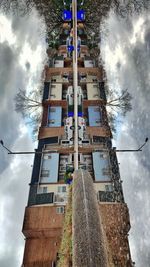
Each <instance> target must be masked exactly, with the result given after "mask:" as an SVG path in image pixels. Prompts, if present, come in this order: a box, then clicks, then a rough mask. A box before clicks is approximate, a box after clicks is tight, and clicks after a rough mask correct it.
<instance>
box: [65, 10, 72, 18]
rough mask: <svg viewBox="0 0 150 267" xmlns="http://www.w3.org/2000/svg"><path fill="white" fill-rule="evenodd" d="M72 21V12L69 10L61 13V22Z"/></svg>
mask: <svg viewBox="0 0 150 267" xmlns="http://www.w3.org/2000/svg"><path fill="white" fill-rule="evenodd" d="M71 19H72V12H71V11H70V10H64V11H63V20H71Z"/></svg>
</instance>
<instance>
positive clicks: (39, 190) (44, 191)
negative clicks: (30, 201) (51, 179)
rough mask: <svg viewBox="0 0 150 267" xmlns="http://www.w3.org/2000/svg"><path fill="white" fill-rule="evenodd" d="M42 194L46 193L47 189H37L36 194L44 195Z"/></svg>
mask: <svg viewBox="0 0 150 267" xmlns="http://www.w3.org/2000/svg"><path fill="white" fill-rule="evenodd" d="M44 193H47V187H46V186H44V187H38V189H37V194H44Z"/></svg>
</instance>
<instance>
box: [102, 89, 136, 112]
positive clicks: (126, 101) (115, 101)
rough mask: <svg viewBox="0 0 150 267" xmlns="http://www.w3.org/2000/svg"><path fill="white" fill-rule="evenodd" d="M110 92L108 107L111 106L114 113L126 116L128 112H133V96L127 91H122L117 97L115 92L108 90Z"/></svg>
mask: <svg viewBox="0 0 150 267" xmlns="http://www.w3.org/2000/svg"><path fill="white" fill-rule="evenodd" d="M108 92H109V93H108V96H107V97H108V100H107V103H106V105H107V106H109V107H110V109H111V110H112V111H114V112H115V113H120V114H121V115H123V116H125V115H126V113H127V112H128V111H131V110H132V105H131V99H132V96H131V94H130V93H129V92H128V90H127V89H125V90H122V91H121V92H120V93H117V94H116V95H115V93H114V91H113V90H108Z"/></svg>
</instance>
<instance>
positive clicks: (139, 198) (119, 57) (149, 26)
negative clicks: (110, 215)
mask: <svg viewBox="0 0 150 267" xmlns="http://www.w3.org/2000/svg"><path fill="white" fill-rule="evenodd" d="M101 37H102V40H101V51H102V57H103V60H104V61H105V68H106V71H107V77H108V83H109V86H111V87H112V88H115V89H117V90H119V89H120V88H123V89H126V88H128V90H129V92H130V93H131V94H132V96H133V100H132V107H133V109H132V111H131V112H130V113H128V114H127V116H126V118H124V120H123V123H122V124H120V125H119V127H118V128H119V131H118V134H117V136H116V140H115V146H117V148H120V149H126V148H127V149H134V148H138V147H139V146H140V145H141V144H142V143H143V142H144V140H145V137H150V134H149V133H150V104H149V103H150V12H148V11H147V12H143V13H141V14H140V15H138V16H133V17H132V18H131V17H128V18H127V19H120V18H118V17H117V16H116V15H115V14H113V12H111V13H110V15H109V17H108V19H107V20H105V22H104V25H103V27H102V36H101ZM119 119H120V118H119ZM118 158H119V162H120V169H121V178H122V180H123V188H124V194H125V200H126V202H127V204H128V206H129V211H130V218H131V226H132V228H131V231H130V244H131V252H132V258H133V260H134V261H135V262H136V266H137V267H141V266H144V267H149V266H150V249H149V247H150V232H149V229H150V208H149V207H150V176H149V171H150V164H149V159H150V143H147V145H146V146H145V147H144V148H143V152H138V153H128V154H123V153H122V154H121V153H120V154H119V153H118Z"/></svg>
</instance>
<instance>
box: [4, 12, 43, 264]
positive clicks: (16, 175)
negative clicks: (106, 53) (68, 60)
mask: <svg viewBox="0 0 150 267" xmlns="http://www.w3.org/2000/svg"><path fill="white" fill-rule="evenodd" d="M44 32H45V26H44V24H43V23H42V21H41V19H40V18H39V17H38V15H37V13H36V12H35V11H34V10H33V12H32V14H31V15H30V16H26V17H22V18H19V17H14V16H11V14H9V15H8V16H4V15H3V14H2V13H0V62H1V64H0V139H3V140H4V142H5V145H6V146H8V147H9V148H10V149H12V150H13V151H16V150H17V151H33V149H34V148H35V147H36V144H34V143H33V142H32V138H31V135H30V133H31V130H30V129H29V128H27V126H26V125H25V124H24V121H23V120H22V118H21V116H20V115H19V114H17V113H16V112H15V110H14V100H13V99H14V96H15V94H16V92H17V90H18V88H21V89H26V90H28V91H30V90H31V88H33V89H36V88H37V86H38V85H39V83H40V77H41V72H42V70H43V62H44V61H45V58H46V54H45V51H46V43H45V34H44ZM32 164H33V158H32V156H10V155H7V152H6V151H4V149H3V148H2V147H1V148H0V203H1V204H0V236H1V242H0V266H1V267H9V266H12V267H19V266H21V262H22V256H23V246H24V238H23V235H22V234H21V228H22V222H23V215H24V207H25V205H26V203H27V196H28V190H29V187H28V184H29V182H30V178H31V170H32V168H31V165H32Z"/></svg>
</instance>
